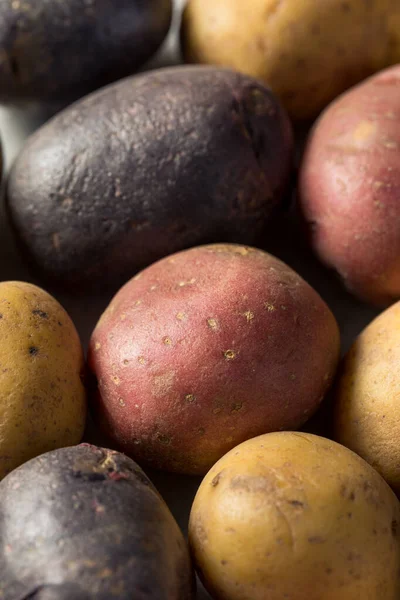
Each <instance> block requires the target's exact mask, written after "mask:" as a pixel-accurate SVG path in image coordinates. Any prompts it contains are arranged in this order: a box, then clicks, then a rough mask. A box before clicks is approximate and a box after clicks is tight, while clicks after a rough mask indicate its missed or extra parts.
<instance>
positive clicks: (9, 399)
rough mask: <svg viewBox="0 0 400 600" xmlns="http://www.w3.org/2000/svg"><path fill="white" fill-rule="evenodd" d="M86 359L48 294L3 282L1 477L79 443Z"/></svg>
mask: <svg viewBox="0 0 400 600" xmlns="http://www.w3.org/2000/svg"><path fill="white" fill-rule="evenodd" d="M83 372H84V357H83V351H82V347H81V343H80V340H79V337H78V334H77V332H76V329H75V327H74V324H73V323H72V321H71V319H70V318H69V316H68V315H67V313H66V312H65V310H64V309H63V308H62V306H60V304H59V303H58V302H57V301H56V300H55V299H54V298H53V297H52V296H50V295H49V294H47V293H46V292H45V291H43V290H41V289H40V288H38V287H36V286H34V285H31V284H28V283H21V282H15V281H9V282H3V283H0V478H2V477H4V476H5V475H6V474H7V473H9V472H10V471H11V470H12V469H14V468H16V467H18V466H19V465H20V464H22V463H23V462H25V461H27V460H29V459H30V458H33V457H34V456H37V455H38V454H41V453H43V452H47V451H49V450H52V449H55V448H60V447H63V446H70V445H73V444H76V443H78V442H79V441H80V439H81V437H82V434H83V430H84V425H85V417H86V394H85V388H84V385H83V381H82V379H83V377H82V375H83Z"/></svg>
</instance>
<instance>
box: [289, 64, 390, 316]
mask: <svg viewBox="0 0 400 600" xmlns="http://www.w3.org/2000/svg"><path fill="white" fill-rule="evenodd" d="M399 90H400V65H399V66H396V67H392V68H390V69H388V70H385V71H383V72H382V73H379V74H378V75H376V76H374V77H372V78H371V79H368V80H367V81H366V82H364V83H362V84H361V85H359V86H358V87H355V88H354V89H353V90H350V91H349V92H347V93H346V94H344V95H343V96H342V97H341V98H339V99H338V100H337V101H336V102H334V103H333V104H332V105H331V106H330V107H329V108H328V109H327V110H326V112H325V113H324V114H323V115H322V116H321V118H320V120H319V121H318V122H317V124H316V126H315V129H314V131H313V132H312V134H311V136H310V138H309V141H308V144H307V148H306V151H305V155H304V159H303V165H302V169H301V173H300V182H299V196H300V208H301V212H302V214H303V216H304V219H305V221H306V222H307V223H308V228H309V232H310V236H311V240H312V244H313V247H314V249H315V251H316V253H317V254H318V256H319V257H320V258H321V260H322V261H323V262H324V263H326V264H327V265H328V266H330V267H333V268H334V269H336V271H337V272H338V273H339V274H340V276H341V277H342V279H343V280H344V283H345V284H346V286H347V287H348V289H349V290H350V291H352V292H353V293H355V294H357V296H359V297H360V298H362V299H364V300H366V301H368V302H371V303H375V304H379V305H381V304H382V305H385V304H388V303H390V302H393V301H394V300H395V299H397V298H400V205H399V203H398V196H399V193H400V158H399V156H400V155H399V149H400V120H399V115H400V95H399Z"/></svg>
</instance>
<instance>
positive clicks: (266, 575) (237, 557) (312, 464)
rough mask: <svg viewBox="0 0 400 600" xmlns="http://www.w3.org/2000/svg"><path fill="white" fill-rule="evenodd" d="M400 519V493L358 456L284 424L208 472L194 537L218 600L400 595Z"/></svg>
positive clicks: (354, 599) (194, 515)
mask: <svg viewBox="0 0 400 600" xmlns="http://www.w3.org/2000/svg"><path fill="white" fill-rule="evenodd" d="M399 519H400V505H399V502H398V500H397V498H396V496H395V495H394V494H393V492H392V491H391V489H390V488H389V486H388V485H387V484H386V483H385V481H384V480H383V479H382V478H381V477H380V475H379V474H378V473H377V472H376V471H375V470H374V469H373V468H372V467H370V466H369V465H368V464H367V463H366V462H365V461H364V460H362V459H361V458H360V457H359V456H357V455H356V454H354V453H353V452H351V451H350V450H348V449H347V448H344V447H343V446H340V445H339V444H337V443H335V442H332V441H330V440H327V439H325V438H321V437H318V436H315V435H311V434H305V433H301V434H300V433H293V432H278V433H270V434H267V435H263V436H260V437H257V438H254V439H252V440H250V441H247V442H245V443H243V444H241V445H240V446H238V447H237V448H234V449H233V450H231V451H230V452H229V453H228V454H227V455H225V456H224V457H223V458H222V459H221V460H220V461H219V462H218V463H217V464H216V465H215V466H214V467H213V468H212V469H211V471H210V472H209V473H208V474H207V475H206V477H205V479H204V480H203V482H202V484H201V486H200V488H199V491H198V493H197V495H196V498H195V500H194V503H193V507H192V511H191V515H190V523H189V539H190V545H191V549H192V553H193V557H194V560H195V566H196V567H197V570H198V572H199V575H200V576H201V579H202V580H203V582H204V584H205V586H206V587H207V588H208V590H209V591H210V593H211V594H212V597H213V598H214V599H215V600H266V599H268V600H283V599H284V598H290V600H339V599H340V600H383V599H384V600H397V599H398V598H399V594H400V576H399V574H400V571H399V564H400V527H399V523H400V521H399Z"/></svg>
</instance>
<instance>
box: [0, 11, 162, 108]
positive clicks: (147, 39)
mask: <svg viewBox="0 0 400 600" xmlns="http://www.w3.org/2000/svg"><path fill="white" fill-rule="evenodd" d="M171 16H172V2H171V0H146V1H145V2H143V0H117V1H116V0H62V1H60V0H39V1H38V0H1V2H0V101H1V102H11V103H20V102H21V101H25V102H26V101H37V100H39V101H46V102H56V103H60V102H61V103H63V104H66V103H68V102H69V101H71V100H74V99H76V98H78V97H80V96H83V95H84V94H87V93H88V92H90V91H92V90H94V89H96V88H99V87H101V86H103V85H106V84H107V83H110V82H112V81H115V80H117V79H121V77H125V76H127V75H130V74H131V73H134V72H135V71H136V70H137V69H138V68H139V67H141V66H142V65H143V64H144V63H145V61H146V60H147V59H149V58H150V57H151V56H152V54H154V53H155V51H156V50H157V48H158V47H159V46H160V45H161V42H162V41H163V39H164V37H165V36H166V35H167V32H168V30H169V26H170V23H171Z"/></svg>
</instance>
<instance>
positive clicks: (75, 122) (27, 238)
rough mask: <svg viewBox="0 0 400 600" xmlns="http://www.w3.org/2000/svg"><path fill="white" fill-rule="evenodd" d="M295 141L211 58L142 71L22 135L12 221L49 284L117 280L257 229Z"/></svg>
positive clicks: (259, 90)
mask: <svg viewBox="0 0 400 600" xmlns="http://www.w3.org/2000/svg"><path fill="white" fill-rule="evenodd" d="M104 115H107V118H105V117H104ZM292 150H293V137H292V130H291V125H290V122H289V119H288V116H287V115H286V112H285V111H284V110H283V108H282V107H281V105H280V103H279V102H278V101H277V100H276V98H275V97H274V96H273V95H272V94H271V92H270V90H269V89H267V88H266V87H265V86H263V85H262V84H261V83H260V82H258V81H256V80H254V79H252V78H250V77H246V76H244V75H241V74H239V73H234V72H232V71H228V70H225V69H215V68H213V67H201V68H200V67H187V66H183V67H174V68H170V69H160V70H156V71H151V72H146V73H144V74H141V75H138V76H135V77H132V78H128V79H125V80H123V81H121V82H119V83H117V84H115V85H113V86H110V87H108V88H106V89H103V90H100V91H99V92H97V93H95V94H92V95H90V96H89V97H87V98H84V99H83V100H81V101H80V102H78V103H76V104H75V105H73V106H71V107H69V108H67V109H66V110H65V111H63V112H61V113H59V114H58V115H57V116H56V117H55V118H54V119H52V120H51V121H50V122H49V123H47V124H45V125H44V126H43V127H42V128H41V129H39V130H38V131H37V132H36V133H35V134H34V135H33V136H32V137H31V138H30V140H29V141H28V142H27V144H26V146H25V147H24V149H23V150H22V152H21V154H20V156H19V157H18V158H17V161H16V162H15V165H14V167H13V169H12V171H11V173H10V177H9V182H8V190H7V191H8V208H9V214H10V217H11V223H12V224H13V226H14V229H15V232H16V234H17V238H18V240H19V241H20V243H21V246H22V247H23V248H24V249H25V251H26V254H27V256H29V258H30V260H31V263H32V264H33V265H35V266H36V267H37V269H38V270H39V271H40V274H41V276H46V277H47V278H48V279H49V280H51V281H52V283H54V282H57V283H58V284H60V285H62V286H63V287H67V286H68V288H71V287H73V288H74V289H80V288H82V287H86V288H87V287H88V286H90V289H93V287H94V286H98V287H99V288H101V289H103V288H104V286H106V285H108V286H111V287H113V288H114V289H117V288H118V287H119V286H120V285H122V284H123V283H125V282H126V281H127V280H128V279H130V278H131V277H132V276H133V275H135V273H137V272H138V270H140V269H143V268H145V267H147V266H148V265H149V264H151V263H153V262H155V261H156V260H159V259H160V258H163V257H164V256H167V255H168V254H171V253H172V252H178V251H179V250H182V249H183V248H188V247H191V246H193V245H196V244H203V243H210V242H239V243H245V244H256V241H257V240H259V239H263V238H264V235H265V230H266V227H267V225H268V223H269V221H270V219H271V217H272V216H273V215H274V214H275V212H276V211H277V210H279V207H280V205H281V203H282V201H283V200H284V199H285V195H286V192H287V191H289V190H288V184H290V175H291V168H292ZM256 245H257V244H256Z"/></svg>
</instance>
